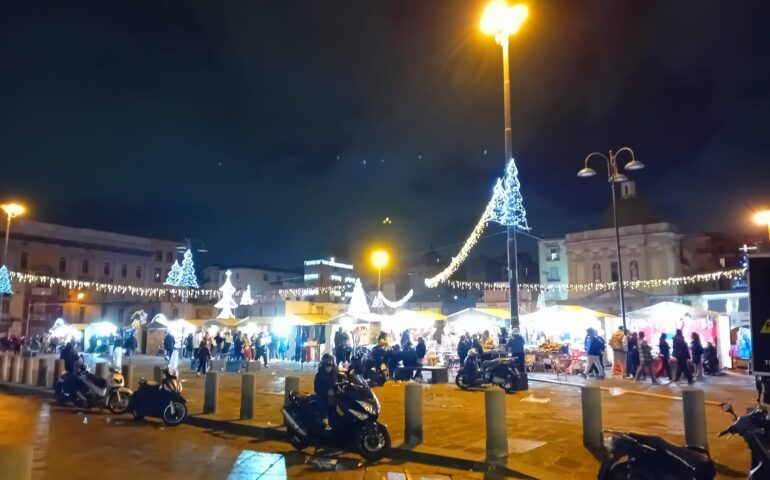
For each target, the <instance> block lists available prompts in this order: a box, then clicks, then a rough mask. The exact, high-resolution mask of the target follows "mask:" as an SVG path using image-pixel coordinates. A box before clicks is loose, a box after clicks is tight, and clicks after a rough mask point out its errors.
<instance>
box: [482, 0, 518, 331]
mask: <svg viewBox="0 0 770 480" xmlns="http://www.w3.org/2000/svg"><path fill="white" fill-rule="evenodd" d="M527 15H528V9H527V6H526V5H522V4H519V5H508V4H507V3H506V2H505V1H503V0H496V1H493V2H491V3H490V4H489V5H487V7H486V9H485V10H484V13H483V14H482V16H481V22H480V23H479V27H480V28H481V31H482V32H483V33H484V34H486V35H492V36H494V37H495V41H496V42H497V44H498V45H500V46H501V47H502V49H503V108H504V112H505V130H504V135H505V165H508V162H510V161H511V158H513V137H512V135H511V79H510V70H509V69H510V67H509V65H508V37H510V36H511V35H515V34H516V33H517V32H518V31H519V29H520V28H521V25H522V24H523V23H524V20H526V19H527ZM507 237H508V244H507V245H508V248H507V252H508V283H509V292H510V294H509V297H510V304H511V327H514V328H518V326H519V273H518V268H517V263H518V262H517V261H518V259H517V258H516V255H517V253H516V250H517V249H516V227H513V226H509V227H508V228H507Z"/></svg>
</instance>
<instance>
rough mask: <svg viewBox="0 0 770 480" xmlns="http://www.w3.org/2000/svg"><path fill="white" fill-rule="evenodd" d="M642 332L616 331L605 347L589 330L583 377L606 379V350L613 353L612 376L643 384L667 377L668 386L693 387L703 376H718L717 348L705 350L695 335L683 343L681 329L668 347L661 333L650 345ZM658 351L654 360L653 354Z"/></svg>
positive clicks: (656, 381)
mask: <svg viewBox="0 0 770 480" xmlns="http://www.w3.org/2000/svg"><path fill="white" fill-rule="evenodd" d="M653 342H654V339H651V338H650V339H648V338H646V336H645V333H644V332H641V331H640V332H626V330H625V329H624V328H623V327H619V328H618V330H617V331H616V332H614V333H613V334H612V337H610V340H609V342H607V343H605V340H604V338H602V337H601V336H600V335H599V334H598V333H597V332H596V330H594V329H592V328H590V329H588V332H587V335H586V340H585V350H586V353H587V355H588V360H587V362H586V366H585V370H584V372H583V375H584V376H589V375H595V376H597V377H598V378H604V377H605V371H604V361H603V359H604V354H605V350H606V348H607V347H609V348H610V349H612V353H613V365H612V375H613V376H623V377H626V378H631V379H634V380H636V381H642V380H644V379H646V378H649V379H650V381H651V382H652V383H658V378H661V377H663V376H666V377H668V379H669V380H670V381H671V382H674V383H679V382H680V381H682V380H687V383H688V384H692V383H693V381H695V380H702V379H703V377H704V375H716V374H718V373H719V359H718V357H717V350H716V347H715V346H714V345H713V344H712V343H711V342H706V345H705V346H704V345H703V343H702V342H701V339H700V336H699V335H698V334H697V333H696V332H692V333H691V334H690V341H689V342H688V341H687V340H686V339H685V336H684V333H683V332H682V330H681V329H677V330H676V332H675V334H674V336H673V337H672V339H671V343H670V344H669V340H668V336H667V335H666V334H665V333H662V334H661V335H660V337H659V338H658V340H657V344H656V345H654V344H653ZM656 347H657V357H656V356H655V354H654V353H653V352H654V350H655V349H656ZM672 357H673V359H674V360H675V361H676V362H675V366H676V371H673V369H672V366H671V358H672Z"/></svg>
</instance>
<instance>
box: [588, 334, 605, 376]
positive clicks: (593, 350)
mask: <svg viewBox="0 0 770 480" xmlns="http://www.w3.org/2000/svg"><path fill="white" fill-rule="evenodd" d="M587 343H588V352H587V353H588V361H587V362H586V368H585V370H584V371H583V376H584V377H588V374H589V373H590V372H591V367H593V366H595V367H596V371H597V372H599V373H598V375H599V378H604V362H603V361H602V359H603V357H604V350H605V345H604V339H603V338H602V337H600V336H599V335H597V334H596V330H594V329H593V328H589V329H588V342H587Z"/></svg>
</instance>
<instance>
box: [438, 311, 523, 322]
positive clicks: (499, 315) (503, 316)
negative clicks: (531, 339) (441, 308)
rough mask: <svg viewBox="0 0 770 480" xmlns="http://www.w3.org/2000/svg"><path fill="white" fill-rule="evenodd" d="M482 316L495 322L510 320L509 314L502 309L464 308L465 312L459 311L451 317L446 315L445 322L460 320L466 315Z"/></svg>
mask: <svg viewBox="0 0 770 480" xmlns="http://www.w3.org/2000/svg"><path fill="white" fill-rule="evenodd" d="M474 314H478V315H484V316H486V317H491V318H494V319H497V320H507V319H509V318H511V312H509V311H508V310H506V309H504V308H486V307H483V308H466V309H465V310H460V311H459V312H457V313H453V314H451V315H447V317H446V320H447V321H448V322H451V321H453V320H457V319H458V318H462V317H465V316H468V315H474Z"/></svg>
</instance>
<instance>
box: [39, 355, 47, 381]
mask: <svg viewBox="0 0 770 480" xmlns="http://www.w3.org/2000/svg"><path fill="white" fill-rule="evenodd" d="M37 386H38V387H47V386H48V359H47V358H41V359H40V360H39V361H38V362H37Z"/></svg>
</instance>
